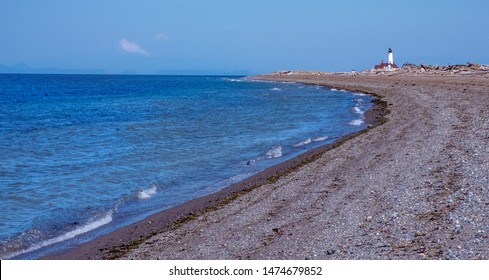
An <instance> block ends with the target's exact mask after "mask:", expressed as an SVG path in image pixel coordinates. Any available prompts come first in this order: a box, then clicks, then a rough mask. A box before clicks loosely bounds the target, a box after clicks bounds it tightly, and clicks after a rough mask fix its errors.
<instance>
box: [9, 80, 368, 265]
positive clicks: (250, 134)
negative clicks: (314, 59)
mask: <svg viewBox="0 0 489 280" xmlns="http://www.w3.org/2000/svg"><path fill="white" fill-rule="evenodd" d="M371 100H372V97H371V96H368V95H364V94H360V93H352V92H346V91H342V90H336V89H329V88H325V87H319V86H306V85H302V84H296V83H282V82H261V81H252V80H249V79H247V78H245V77H224V76H223V77H221V76H137V75H134V76H130V75H129V76H125V75H14V74H0V196H1V199H0V259H6V258H21V259H31V258H38V257H40V256H43V255H45V254H48V253H52V252H55V251H58V250H61V249H66V248H69V247H72V246H76V245H77V244H80V243H82V242H85V241H88V240H91V239H93V238H95V237H97V236H100V235H102V234H106V233H108V232H110V231H113V230H114V229H117V228H120V227H122V226H125V225H128V224H131V223H134V222H136V221H139V220H141V219H143V218H145V217H147V216H149V215H150V214H153V213H156V212H158V211H162V210H164V209H167V208H170V207H172V206H176V205H178V204H181V203H182V202H185V201H188V200H190V199H192V198H195V197H199V196H203V195H206V194H209V193H213V192H216V191H218V190H220V189H222V188H224V187H226V186H229V185H230V184H232V183H235V182H238V181H240V180H243V179H245V178H247V177H249V176H251V175H253V174H255V173H257V172H259V171H260V170H263V169H265V168H267V167H270V166H272V165H275V164H278V163H280V162H283V161H285V160H287V159H290V158H292V157H294V156H296V155H298V154H300V153H302V152H304V151H306V150H309V149H312V148H314V147H317V146H319V145H323V144H327V143H331V142H333V141H335V140H336V139H337V138H339V137H341V136H342V135H345V134H347V133H351V132H354V131H358V130H361V129H363V128H365V124H364V122H363V118H364V116H363V114H364V112H365V111H366V110H367V109H368V108H369V107H370V106H371Z"/></svg>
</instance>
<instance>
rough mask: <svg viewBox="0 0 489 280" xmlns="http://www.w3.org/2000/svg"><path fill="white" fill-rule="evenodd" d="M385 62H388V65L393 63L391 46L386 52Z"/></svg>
mask: <svg viewBox="0 0 489 280" xmlns="http://www.w3.org/2000/svg"><path fill="white" fill-rule="evenodd" d="M387 64H389V65H393V64H394V55H393V54H392V49H391V48H389V52H388V53H387Z"/></svg>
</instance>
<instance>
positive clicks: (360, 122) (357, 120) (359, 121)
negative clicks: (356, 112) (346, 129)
mask: <svg viewBox="0 0 489 280" xmlns="http://www.w3.org/2000/svg"><path fill="white" fill-rule="evenodd" d="M348 124H349V125H362V124H363V120H362V119H356V120H352V121H351V122H349V123H348Z"/></svg>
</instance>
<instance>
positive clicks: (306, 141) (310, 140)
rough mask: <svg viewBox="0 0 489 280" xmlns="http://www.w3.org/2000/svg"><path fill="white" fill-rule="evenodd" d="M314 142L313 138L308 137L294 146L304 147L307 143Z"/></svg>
mask: <svg viewBox="0 0 489 280" xmlns="http://www.w3.org/2000/svg"><path fill="white" fill-rule="evenodd" d="M311 143H312V139H311V138H307V139H306V140H304V141H302V142H300V143H297V144H295V145H294V147H302V146H304V145H307V144H311Z"/></svg>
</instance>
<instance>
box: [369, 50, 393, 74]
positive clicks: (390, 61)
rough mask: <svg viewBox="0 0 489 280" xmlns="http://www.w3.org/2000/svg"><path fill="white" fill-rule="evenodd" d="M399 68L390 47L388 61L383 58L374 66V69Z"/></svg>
mask: <svg viewBox="0 0 489 280" xmlns="http://www.w3.org/2000/svg"><path fill="white" fill-rule="evenodd" d="M397 68H399V67H398V66H397V65H396V64H395V63H394V55H393V54H392V49H391V48H389V51H388V52H387V63H385V62H384V60H382V62H381V63H380V64H378V65H375V66H374V68H373V69H374V70H394V69H397Z"/></svg>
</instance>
